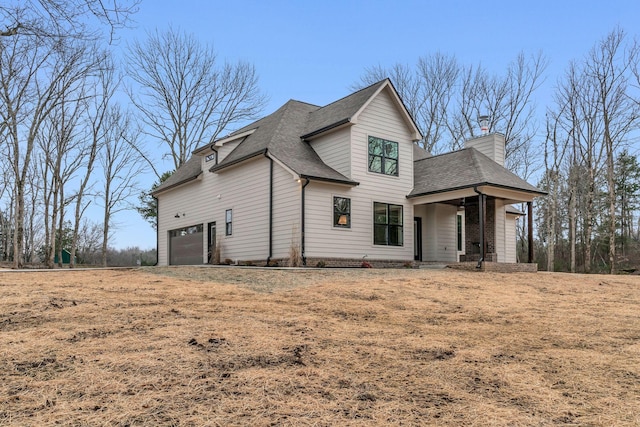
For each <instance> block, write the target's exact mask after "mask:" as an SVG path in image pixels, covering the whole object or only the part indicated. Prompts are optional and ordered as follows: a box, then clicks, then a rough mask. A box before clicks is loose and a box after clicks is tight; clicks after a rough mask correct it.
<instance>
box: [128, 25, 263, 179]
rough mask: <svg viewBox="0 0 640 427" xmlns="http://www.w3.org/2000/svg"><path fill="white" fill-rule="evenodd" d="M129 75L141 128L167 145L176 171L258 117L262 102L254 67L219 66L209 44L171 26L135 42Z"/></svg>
mask: <svg viewBox="0 0 640 427" xmlns="http://www.w3.org/2000/svg"><path fill="white" fill-rule="evenodd" d="M127 74H128V75H129V76H130V77H131V79H132V80H133V82H134V83H135V84H136V85H137V86H138V87H137V88H136V89H130V90H129V95H130V97H131V100H132V102H133V103H134V104H135V106H136V107H137V108H138V110H139V111H140V113H141V117H142V121H143V122H144V124H145V129H146V130H145V132H146V133H147V134H148V135H149V136H151V137H153V138H154V139H156V140H157V141H158V142H159V144H161V145H162V146H164V147H165V148H166V150H167V151H168V153H167V154H166V155H167V156H168V157H170V158H171V159H172V160H173V163H174V168H175V169H177V168H178V167H179V166H180V165H181V164H182V163H184V162H185V161H187V160H188V158H189V156H190V155H191V152H192V151H193V150H194V149H195V148H196V147H197V146H198V145H201V144H208V143H212V142H213V141H214V140H215V139H216V138H217V136H218V135H219V134H220V133H221V132H222V131H224V130H225V129H227V128H228V127H230V126H232V125H234V124H237V123H240V122H242V121H245V120H248V119H254V118H256V117H257V115H258V113H260V111H261V110H262V108H263V106H264V104H265V97H264V96H263V95H262V94H261V92H260V90H259V89H258V77H257V75H256V72H255V69H254V67H253V66H252V65H250V64H248V63H246V62H238V63H237V64H235V65H232V64H228V63H224V64H221V63H220V62H219V61H218V58H217V55H216V53H215V51H214V50H213V48H212V47H211V46H209V45H203V44H201V43H200V42H199V41H197V40H196V39H195V38H194V36H192V35H188V34H185V33H183V32H180V31H177V30H173V29H169V30H167V31H165V32H158V31H156V32H154V33H150V34H149V35H148V39H147V40H146V41H145V42H139V41H138V42H135V43H133V45H132V46H131V47H130V50H129V54H128V56H127ZM156 174H157V172H156ZM158 177H159V176H158Z"/></svg>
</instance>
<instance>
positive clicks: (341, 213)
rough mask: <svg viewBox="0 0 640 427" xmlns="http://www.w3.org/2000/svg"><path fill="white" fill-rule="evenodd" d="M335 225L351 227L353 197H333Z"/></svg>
mask: <svg viewBox="0 0 640 427" xmlns="http://www.w3.org/2000/svg"><path fill="white" fill-rule="evenodd" d="M333 226H334V227H338V228H351V199H348V198H346V197H338V196H334V197H333Z"/></svg>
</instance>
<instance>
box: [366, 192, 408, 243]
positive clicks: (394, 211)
mask: <svg viewBox="0 0 640 427" xmlns="http://www.w3.org/2000/svg"><path fill="white" fill-rule="evenodd" d="M373 244H374V245H387V246H403V244H404V241H403V226H402V205H390V204H387V203H378V202H374V203H373Z"/></svg>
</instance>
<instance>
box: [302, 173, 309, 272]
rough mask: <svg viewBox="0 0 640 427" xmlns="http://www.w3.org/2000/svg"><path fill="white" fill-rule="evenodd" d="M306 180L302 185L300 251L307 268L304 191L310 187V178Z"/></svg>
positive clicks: (303, 263)
mask: <svg viewBox="0 0 640 427" xmlns="http://www.w3.org/2000/svg"><path fill="white" fill-rule="evenodd" d="M304 179H305V180H306V182H305V183H304V184H303V185H302V200H301V205H302V206H301V207H302V209H301V210H302V217H301V219H300V251H301V255H302V265H304V266H306V265H307V257H306V256H305V252H304V189H305V187H306V186H307V185H309V178H304Z"/></svg>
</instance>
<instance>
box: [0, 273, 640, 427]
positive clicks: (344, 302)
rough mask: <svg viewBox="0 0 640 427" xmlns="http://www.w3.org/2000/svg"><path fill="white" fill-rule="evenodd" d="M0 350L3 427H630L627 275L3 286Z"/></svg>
mask: <svg viewBox="0 0 640 427" xmlns="http://www.w3.org/2000/svg"><path fill="white" fill-rule="evenodd" d="M0 339H1V341H0V342H1V344H0V345H1V346H0V425H38V426H48V425H113V426H140V425H176V426H201V425H212V426H218V425H220V426H236V425H237V426H240V425H243V426H244V425H250V426H267V425H277V426H288V425H295V426H300V425H301V426H360V425H362V426H369V425H404V426H411V425H435V426H551V425H553V426H555V425H580V426H637V425H640V278H639V277H631V276H595V275H594V276H585V275H567V274H546V273H538V274H508V275H507V274H505V275H503V274H494V273H476V272H458V271H451V270H441V271H434V270H375V269H374V270H370V269H352V270H329V269H325V270H262V269H257V268H247V269H238V268H194V267H189V268H148V269H140V270H94V271H53V272H26V273H25V272H5V273H1V272H0Z"/></svg>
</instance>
